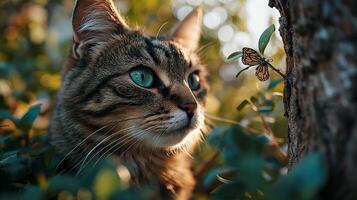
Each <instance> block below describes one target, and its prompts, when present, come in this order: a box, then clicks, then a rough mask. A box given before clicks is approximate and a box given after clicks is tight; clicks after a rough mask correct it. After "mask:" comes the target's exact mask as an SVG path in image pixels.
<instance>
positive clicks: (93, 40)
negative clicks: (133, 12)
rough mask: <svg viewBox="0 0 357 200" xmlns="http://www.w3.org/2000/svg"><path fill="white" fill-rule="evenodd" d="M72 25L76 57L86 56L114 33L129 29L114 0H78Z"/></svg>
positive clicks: (74, 54)
mask: <svg viewBox="0 0 357 200" xmlns="http://www.w3.org/2000/svg"><path fill="white" fill-rule="evenodd" d="M72 27H73V32H74V35H73V56H74V57H75V58H81V57H83V56H85V55H86V54H87V53H89V52H90V51H92V50H94V48H95V46H96V45H98V44H99V43H101V42H105V41H107V39H108V37H110V36H111V35H112V34H114V33H120V32H125V31H127V30H129V28H128V26H127V25H126V23H125V21H124V19H123V18H122V17H121V16H120V15H119V13H118V11H117V9H116V7H115V5H114V3H113V2H112V0H76V3H75V7H74V10H73V17H72Z"/></svg>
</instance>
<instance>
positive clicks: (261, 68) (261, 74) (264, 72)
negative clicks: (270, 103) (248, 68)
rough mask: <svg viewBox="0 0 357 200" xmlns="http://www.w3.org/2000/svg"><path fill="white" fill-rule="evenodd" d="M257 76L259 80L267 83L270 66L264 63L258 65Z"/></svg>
mask: <svg viewBox="0 0 357 200" xmlns="http://www.w3.org/2000/svg"><path fill="white" fill-rule="evenodd" d="M255 75H256V76H257V78H258V80H260V81H266V80H268V79H269V69H268V65H266V64H264V63H262V64H260V65H258V67H257V69H256V70H255Z"/></svg>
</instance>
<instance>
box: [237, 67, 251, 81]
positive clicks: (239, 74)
mask: <svg viewBox="0 0 357 200" xmlns="http://www.w3.org/2000/svg"><path fill="white" fill-rule="evenodd" d="M251 67H253V65H252V66H248V67H246V68H244V69H242V70H240V71H239V72H238V74H237V75H236V78H238V76H239V75H240V74H241V73H242V72H243V71H245V70H247V69H249V68H251Z"/></svg>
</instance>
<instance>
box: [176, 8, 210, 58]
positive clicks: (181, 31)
mask: <svg viewBox="0 0 357 200" xmlns="http://www.w3.org/2000/svg"><path fill="white" fill-rule="evenodd" d="M202 14H203V8H202V6H198V7H196V8H195V9H194V10H193V11H192V12H191V13H189V14H188V15H187V16H186V17H185V18H184V19H183V20H182V21H181V22H180V23H179V24H178V25H177V26H176V27H175V28H174V30H173V31H172V33H171V34H170V36H169V39H170V40H173V41H175V42H177V43H179V44H181V45H182V46H183V47H185V48H187V49H189V50H191V51H195V50H196V49H197V47H198V45H199V41H200V37H201V24H202Z"/></svg>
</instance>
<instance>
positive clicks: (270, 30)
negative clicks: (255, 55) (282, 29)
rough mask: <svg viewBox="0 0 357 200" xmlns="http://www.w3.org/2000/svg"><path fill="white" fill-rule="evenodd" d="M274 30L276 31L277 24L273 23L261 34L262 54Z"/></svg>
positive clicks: (260, 49)
mask: <svg viewBox="0 0 357 200" xmlns="http://www.w3.org/2000/svg"><path fill="white" fill-rule="evenodd" d="M274 32H275V26H274V24H272V25H270V26H269V27H268V28H267V29H265V31H264V32H263V33H262V35H261V36H260V38H259V42H258V47H259V52H260V53H261V54H264V51H265V48H266V47H267V45H268V44H269V41H270V37H271V36H272V35H273V33H274Z"/></svg>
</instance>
